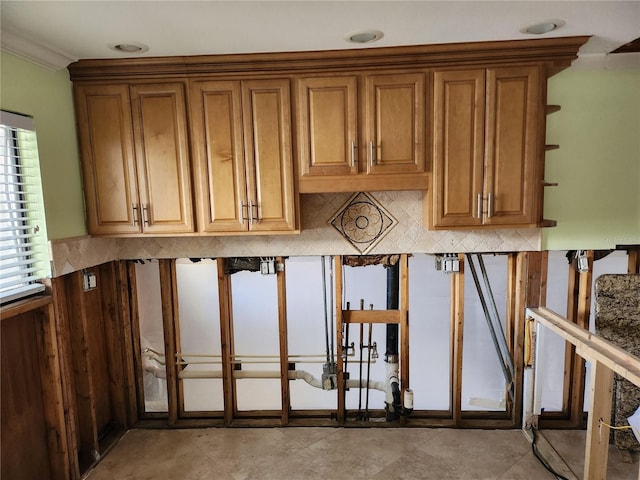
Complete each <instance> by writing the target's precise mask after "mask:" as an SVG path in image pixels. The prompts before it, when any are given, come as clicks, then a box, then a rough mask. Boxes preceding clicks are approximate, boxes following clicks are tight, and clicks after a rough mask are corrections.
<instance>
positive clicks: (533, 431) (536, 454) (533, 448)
mask: <svg viewBox="0 0 640 480" xmlns="http://www.w3.org/2000/svg"><path fill="white" fill-rule="evenodd" d="M531 435H532V436H533V441H532V442H531V451H532V452H533V456H534V457H536V458H537V459H538V461H539V462H540V463H541V464H542V466H543V467H544V468H546V469H547V471H549V473H551V475H553V476H554V477H556V478H557V479H558V480H569V479H568V478H567V477H564V476H562V475H560V474H559V473H558V472H556V471H555V470H554V469H553V468H551V465H549V464H548V463H547V462H546V460H545V459H544V458H542V456H541V455H540V453H539V452H538V447H536V440H537V437H536V429H535V428H534V427H533V426H532V427H531Z"/></svg>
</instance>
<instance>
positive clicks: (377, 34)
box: [344, 30, 384, 43]
mask: <svg viewBox="0 0 640 480" xmlns="http://www.w3.org/2000/svg"><path fill="white" fill-rule="evenodd" d="M382 37H384V33H382V32H381V31H380V30H361V31H359V32H352V33H347V34H346V35H345V36H344V39H345V40H346V41H347V42H351V43H371V42H375V41H377V40H380V39H381V38H382Z"/></svg>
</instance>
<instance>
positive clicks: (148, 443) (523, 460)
mask: <svg viewBox="0 0 640 480" xmlns="http://www.w3.org/2000/svg"><path fill="white" fill-rule="evenodd" d="M547 433H549V434H550V435H547ZM545 435H546V436H547V438H548V439H549V441H550V442H551V443H552V444H553V445H554V447H556V449H557V450H558V451H559V452H560V454H561V455H562V456H563V458H564V459H565V460H566V461H567V462H568V464H569V465H570V467H571V468H572V469H573V471H574V472H576V473H577V474H578V477H582V468H583V464H584V458H583V457H584V438H585V435H584V432H583V431H582V432H581V431H577V432H576V431H569V432H562V431H553V432H545ZM612 449H613V447H612ZM637 475H638V458H637V456H636V457H635V463H634V464H628V463H626V464H625V463H622V462H620V456H619V455H618V453H617V452H616V451H615V450H612V453H611V454H610V461H609V476H608V478H609V479H614V480H636V478H637ZM553 478H554V477H553V476H552V475H551V474H549V473H548V472H547V471H546V470H545V469H544V467H543V466H542V465H541V464H540V463H539V462H538V461H537V460H536V458H535V457H534V456H533V454H532V453H531V448H530V444H529V443H528V442H527V440H526V439H525V437H524V435H523V434H522V432H521V431H519V430H455V429H428V428H425V429H422V428H409V429H398V428H393V429H392V428H388V429H387V428H369V429H357V428H308V427H290V428H231V429H224V428H217V429H189V430H131V431H129V432H127V433H126V434H125V435H124V436H123V437H122V439H121V440H120V441H119V442H118V444H117V445H116V446H115V447H114V448H113V449H112V450H111V451H110V452H109V453H108V454H107V455H106V456H105V457H104V458H103V460H102V461H101V462H100V463H99V464H98V465H97V466H96V467H95V468H94V469H93V470H92V471H91V472H90V473H89V475H88V480H133V479H136V480H147V479H148V480H151V479H153V480H164V479H167V480H169V479H171V480H204V479H207V480H226V479H229V480H269V479H277V480H289V479H292V480H297V479H300V480H315V479H322V480H342V479H345V480H346V479H349V480H356V479H367V480H396V479H397V480H401V479H402V480H409V479H434V480H436V479H437V480H449V479H456V480H457V479H476V480H490V479H496V480H498V479H499V480H507V479H509V480H524V479H529V480H545V479H553Z"/></svg>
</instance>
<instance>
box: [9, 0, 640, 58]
mask: <svg viewBox="0 0 640 480" xmlns="http://www.w3.org/2000/svg"><path fill="white" fill-rule="evenodd" d="M549 20H562V21H564V22H565V24H564V26H562V27H561V28H560V29H558V30H556V31H554V32H552V33H549V34H545V35H531V34H527V33H521V31H520V30H521V29H523V28H524V27H527V26H530V25H532V24H535V23H539V22H544V21H549ZM1 22H2V23H1V34H2V35H1V38H2V48H3V49H4V50H7V51H10V52H12V53H15V54H18V55H21V56H24V57H27V58H30V59H31V60H34V61H37V62H39V63H41V64H44V65H47V66H49V67H51V68H64V67H66V65H67V64H68V63H70V62H71V61H75V60H77V59H86V58H118V57H125V56H127V55H125V54H122V53H118V52H114V51H112V50H110V49H109V45H112V44H116V43H127V42H140V43H143V44H146V45H148V46H149V51H148V52H146V53H144V54H142V56H167V55H202V54H218V53H246V52H276V51H280V52H284V51H302V50H325V49H347V48H362V46H361V45H354V44H351V43H348V42H346V41H345V40H344V36H345V35H346V34H347V33H351V32H354V31H357V30H361V29H377V30H381V31H383V32H384V37H383V38H382V39H381V40H379V41H378V42H375V43H372V44H369V45H370V46H371V47H374V46H375V47H383V46H394V45H418V44H433V43H451V42H470V41H485V40H510V39H522V38H539V37H544V36H573V35H593V37H592V38H591V39H590V40H589V42H588V43H587V44H586V45H585V46H584V47H583V48H582V49H581V50H580V59H579V60H578V62H577V63H578V64H584V65H593V66H595V67H599V68H610V67H612V66H620V65H623V66H627V67H628V66H629V65H631V66H637V67H639V68H640V54H637V53H632V54H618V55H606V54H607V53H608V52H610V51H611V50H614V49H615V48H617V47H619V46H620V45H623V44H625V43H627V42H629V41H631V40H633V39H635V38H638V37H640V1H639V0H635V1H618V0H610V1H551V0H546V1H522V2H515V1H400V0H394V1H356V0H349V1H312V0H305V1H242V0H236V1H154V0H146V1H122V0H120V1H56V0H51V1H29V0H20V1H5V0H1ZM129 56H131V54H129ZM614 57H615V58H614Z"/></svg>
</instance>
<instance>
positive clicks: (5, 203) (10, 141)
mask: <svg viewBox="0 0 640 480" xmlns="http://www.w3.org/2000/svg"><path fill="white" fill-rule="evenodd" d="M50 275H51V270H50V264H49V250H48V246H47V232H46V225H45V219H44V205H43V201H42V186H41V182H40V162H39V160H38V147H37V143H36V134H35V130H34V128H33V120H32V119H31V118H30V117H26V116H23V115H18V114H15V113H10V112H5V111H1V112H0V303H6V302H9V301H12V300H16V299H19V298H23V297H25V296H27V295H32V294H34V293H37V292H40V291H42V290H44V285H43V284H42V283H39V282H38V281H39V280H41V279H42V278H44V277H47V276H50Z"/></svg>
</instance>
